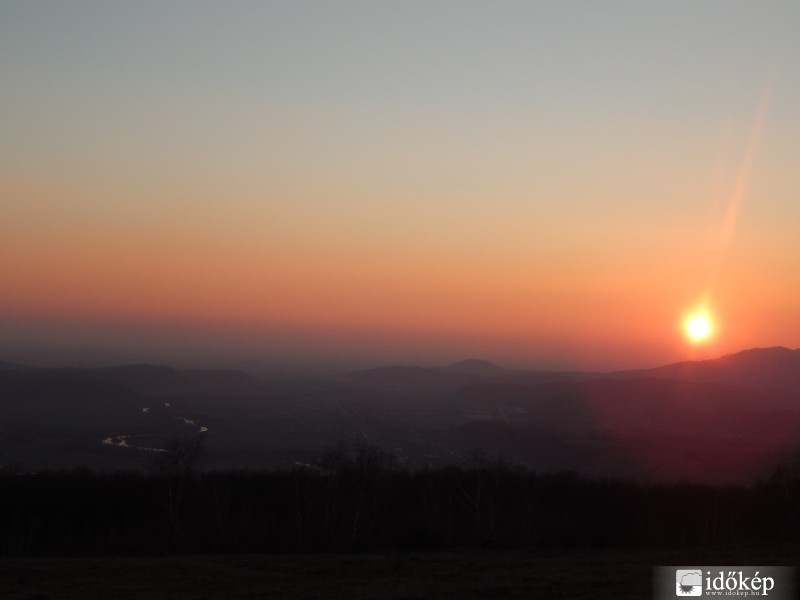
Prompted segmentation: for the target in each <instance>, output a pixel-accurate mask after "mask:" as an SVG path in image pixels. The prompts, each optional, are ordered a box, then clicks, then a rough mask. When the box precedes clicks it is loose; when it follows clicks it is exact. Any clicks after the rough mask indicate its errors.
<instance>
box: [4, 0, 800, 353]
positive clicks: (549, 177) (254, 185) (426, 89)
mask: <svg viewBox="0 0 800 600" xmlns="http://www.w3.org/2000/svg"><path fill="white" fill-rule="evenodd" d="M798 31H800V4H798V3H797V2H795V1H786V2H776V1H760V2H736V1H732V0H725V1H718V2H717V1H707V2H700V1H691V2H679V1H674V0H670V1H664V2H643V1H632V2H619V1H607V2H593V1H584V2H578V1H566V2H564V1H552V2H511V1H507V2H469V1H458V2H455V1H452V2H432V1H424V2H416V1H408V2H394V3H389V2H345V1H337V2H323V1H318V2H298V1H292V2H288V1H286V2H245V1H239V2H201V1H192V2H177V1H172V2H162V1H158V2H150V1H136V2H114V1H97V2H86V1H77V0H76V1H71V2H26V1H23V0H19V1H14V2H12V1H8V0H0V81H2V82H3V97H2V102H0V126H1V129H0V131H2V135H0V208H1V209H2V210H0V326H2V329H3V332H4V333H3V335H2V340H0V351H1V352H2V355H1V356H0V359H6V360H12V359H15V358H16V359H20V358H28V359H29V360H32V359H33V358H35V356H40V357H46V356H50V357H51V358H52V360H59V361H61V362H64V360H65V357H67V358H69V357H89V356H94V357H99V356H104V357H106V359H108V360H112V359H111V358H109V357H113V360H116V358H117V357H119V358H120V360H122V359H124V358H129V357H130V358H133V357H135V358H137V359H139V358H145V357H152V358H153V359H156V360H163V361H166V362H169V361H170V360H173V361H174V359H176V357H184V358H185V357H194V358H196V359H197V360H200V359H208V360H210V358H213V357H216V358H219V357H225V358H230V359H232V360H234V359H244V358H263V359H275V358H276V357H282V358H284V359H295V358H309V359H327V360H332V361H336V360H341V361H349V360H352V361H354V362H356V363H357V362H359V361H361V362H363V363H364V364H368V363H369V364H373V363H374V364H377V363H380V362H387V361H391V362H407V363H408V362H414V363H418V364H419V363H422V364H434V363H437V362H438V363H443V362H447V361H453V360H458V359H461V358H467V357H478V356H480V357H485V358H489V359H492V360H495V361H496V362H499V363H501V364H504V365H509V366H527V367H534V368H536V367H540V368H541V367H547V368H551V367H558V368H592V369H611V368H620V367H635V366H654V365H657V364H660V363H663V362H669V361H674V360H681V359H686V358H700V357H707V356H709V357H710V356H716V355H719V354H723V353H727V352H734V351H737V350H740V349H743V348H748V347H754V346H772V345H785V346H790V347H796V346H798V345H800V318H798V316H800V315H799V314H798V311H800V235H799V234H800V197H799V195H800V194H799V192H800V169H798V167H797V160H798V156H800V148H799V147H798V140H800V36H799V35H798V34H797V32H798ZM697 308H705V310H707V312H708V313H709V314H710V315H711V317H712V319H713V321H714V328H715V332H714V335H713V336H712V339H711V340H709V341H708V342H707V343H706V344H702V345H692V344H689V343H688V342H687V341H686V338H685V335H684V333H683V330H682V323H683V321H684V319H685V318H686V316H687V315H688V314H689V313H691V312H692V311H693V310H695V309H697ZM37 353H39V354H38V355H37ZM48 353H49V354H48Z"/></svg>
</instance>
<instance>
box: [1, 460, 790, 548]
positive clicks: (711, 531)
mask: <svg viewBox="0 0 800 600" xmlns="http://www.w3.org/2000/svg"><path fill="white" fill-rule="evenodd" d="M193 451H194V450H193V449H191V448H189V449H188V450H187V448H186V447H183V446H181V445H180V444H178V445H177V447H176V448H173V449H172V450H171V451H169V452H165V453H164V454H163V455H162V457H160V461H159V463H158V464H155V465H154V468H153V470H152V472H150V473H132V472H127V473H116V474H100V473H92V472H89V471H87V470H76V471H70V472H50V473H39V474H36V475H31V474H19V473H13V472H4V473H0V553H2V554H3V555H50V554H58V555H72V554H109V553H111V554H158V553H169V552H191V553H265V552H320V551H355V550H357V551H370V550H398V549H417V550H421V549H443V548H447V549H453V548H464V547H480V546H493V547H508V548H511V547H516V548H521V547H523V548H544V549H556V548H557V549H569V548H578V547H592V548H606V547H609V548H610V547H632V548H635V547H649V548H653V547H665V546H697V545H708V544H725V543H751V542H767V541H785V540H791V539H796V538H797V536H798V534H800V519H798V517H800V478H798V477H797V476H796V474H795V473H794V472H793V471H792V470H791V469H787V468H783V469H781V470H779V471H777V472H776V475H775V476H774V477H773V478H772V479H771V480H770V481H769V482H765V483H762V484H759V485H756V486H753V487H748V488H744V487H712V486H704V485H688V484H681V485H657V484H641V483H635V482H623V481H597V480H588V479H584V478H580V477H578V476H576V475H574V474H569V473H561V474H539V473H533V472H530V471H527V470H523V469H520V468H515V467H513V466H511V465H508V464H506V463H504V462H503V461H500V460H488V459H485V458H484V459H476V460H474V461H472V463H470V464H469V465H468V466H464V467H447V468H441V469H435V470H427V471H415V472H411V471H407V470H403V469H399V468H397V466H396V464H395V462H394V460H393V459H392V457H391V456H389V455H387V454H385V453H383V452H381V451H380V450H378V449H376V448H372V447H365V446H360V447H357V448H355V449H339V450H337V451H335V452H331V453H329V455H328V456H327V458H326V460H325V461H323V462H322V464H321V466H319V467H302V468H297V469H295V470H292V471H282V472H253V471H229V472H202V471H199V470H197V469H196V462H195V458H196V455H195V454H192V452H193Z"/></svg>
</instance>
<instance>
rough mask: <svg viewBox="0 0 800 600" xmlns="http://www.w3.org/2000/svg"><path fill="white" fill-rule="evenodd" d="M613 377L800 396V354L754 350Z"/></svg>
mask: <svg viewBox="0 0 800 600" xmlns="http://www.w3.org/2000/svg"><path fill="white" fill-rule="evenodd" d="M610 375H611V376H613V377H641V376H643V375H650V376H653V377H659V378H664V379H678V380H683V381H696V382H716V383H725V384H728V385H735V386H742V387H747V388H751V389H762V390H792V391H795V392H800V350H790V349H789V348H783V347H780V346H778V347H774V348H753V349H750V350H743V351H741V352H737V353H735V354H728V355H725V356H722V357H720V358H715V359H711V360H703V361H686V362H680V363H674V364H671V365H665V366H663V367H656V368H654V369H645V370H638V371H622V372H617V373H611V374H610Z"/></svg>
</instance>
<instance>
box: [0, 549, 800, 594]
mask: <svg viewBox="0 0 800 600" xmlns="http://www.w3.org/2000/svg"><path fill="white" fill-rule="evenodd" d="M798 559H800V548H797V547H781V548H776V547H761V548H754V547H742V548H736V547H726V548H712V549H705V550H703V549H696V550H687V551H664V552H656V551H648V552H632V551H625V552H621V551H611V552H600V551H586V552H569V553H563V552H562V553H555V554H543V553H541V552H536V553H534V552H525V551H501V550H491V551H473V552H436V553H432V552H431V553H413V552H408V553H391V554H379V553H376V554H336V555H277V556H269V555H262V556H170V557H97V558H14V559H2V560H0V598H3V599H6V600H95V599H96V600H100V599H102V600H109V599H112V600H139V599H142V600H144V599H152V600H162V599H163V600H167V599H169V600H184V599H185V600H190V599H191V600H202V599H211V598H214V599H217V598H219V599H222V598H225V599H231V600H235V599H262V598H263V599H268V598H288V599H298V600H300V599H309V600H310V599H315V600H317V599H339V598H342V599H350V600H361V599H368V598H369V599H373V598H381V599H386V600H412V599H420V600H422V599H428V598H444V599H453V600H466V599H470V598H502V599H523V598H525V599H536V600H544V599H548V598H553V599H574V600H582V599H586V600H588V599H590V598H591V599H597V598H609V599H611V598H614V599H628V598H630V599H637V600H640V599H642V598H649V597H651V595H652V592H651V590H652V572H653V567H654V566H657V565H670V564H698V565H703V564H704V565H713V564H738V565H753V564H761V565H794V564H797V562H798Z"/></svg>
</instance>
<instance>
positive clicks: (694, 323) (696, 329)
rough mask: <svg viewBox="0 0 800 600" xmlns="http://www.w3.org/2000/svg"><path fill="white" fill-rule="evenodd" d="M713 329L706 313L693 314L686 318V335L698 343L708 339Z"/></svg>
mask: <svg viewBox="0 0 800 600" xmlns="http://www.w3.org/2000/svg"><path fill="white" fill-rule="evenodd" d="M711 331H712V327H711V320H710V319H709V318H708V316H706V315H704V314H696V315H692V316H691V317H689V318H688V319H687V320H686V335H687V336H689V340H690V341H692V342H694V343H696V344H697V343H700V342H703V341H705V340H707V339H708V338H709V336H710V335H711Z"/></svg>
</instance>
